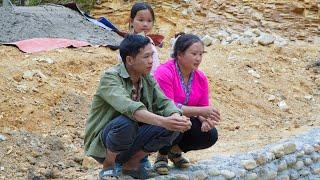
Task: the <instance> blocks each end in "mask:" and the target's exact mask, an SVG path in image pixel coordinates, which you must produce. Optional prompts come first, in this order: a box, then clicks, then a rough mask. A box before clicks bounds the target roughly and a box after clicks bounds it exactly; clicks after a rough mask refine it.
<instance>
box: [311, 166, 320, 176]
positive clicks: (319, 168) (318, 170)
mask: <svg viewBox="0 0 320 180" xmlns="http://www.w3.org/2000/svg"><path fill="white" fill-rule="evenodd" d="M311 171H312V173H313V174H320V164H317V165H312V166H311Z"/></svg>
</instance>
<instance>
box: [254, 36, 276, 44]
mask: <svg viewBox="0 0 320 180" xmlns="http://www.w3.org/2000/svg"><path fill="white" fill-rule="evenodd" d="M274 40H275V38H274V36H272V35H271V34H266V33H262V34H261V35H260V36H259V38H258V43H259V44H261V45H263V46H268V45H270V44H272V43H273V42H274Z"/></svg>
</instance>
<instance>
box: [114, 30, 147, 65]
mask: <svg viewBox="0 0 320 180" xmlns="http://www.w3.org/2000/svg"><path fill="white" fill-rule="evenodd" d="M149 43H150V39H149V38H147V37H144V36H141V35H136V34H130V35H128V36H126V37H125V38H124V39H123V41H122V42H121V44H120V56H121V59H122V62H123V63H126V57H127V56H131V57H136V55H137V54H139V52H140V49H141V48H144V47H145V46H146V45H148V44H149Z"/></svg>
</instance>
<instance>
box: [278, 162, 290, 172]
mask: <svg viewBox="0 0 320 180" xmlns="http://www.w3.org/2000/svg"><path fill="white" fill-rule="evenodd" d="M287 168H288V165H287V162H286V161H285V160H282V161H280V163H279V165H278V171H284V170H286V169H287Z"/></svg>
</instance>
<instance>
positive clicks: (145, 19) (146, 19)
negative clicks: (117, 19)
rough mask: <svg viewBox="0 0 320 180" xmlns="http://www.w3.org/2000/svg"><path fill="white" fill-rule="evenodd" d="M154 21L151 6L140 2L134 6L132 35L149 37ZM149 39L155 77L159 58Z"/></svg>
mask: <svg viewBox="0 0 320 180" xmlns="http://www.w3.org/2000/svg"><path fill="white" fill-rule="evenodd" d="M154 21H155V17H154V12H153V9H152V8H151V6H150V5H149V4H147V3H144V2H138V3H135V4H134V5H133V6H132V8H131V12H130V20H129V30H130V32H131V33H133V34H141V35H143V36H146V37H148V33H150V32H151V30H152V27H153V25H154ZM149 39H150V40H151V43H152V50H153V55H152V58H153V65H152V69H151V74H152V75H153V73H154V71H155V70H156V68H157V67H158V66H159V56H158V51H157V49H156V46H155V44H154V42H153V41H152V39H151V38H150V37H149Z"/></svg>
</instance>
